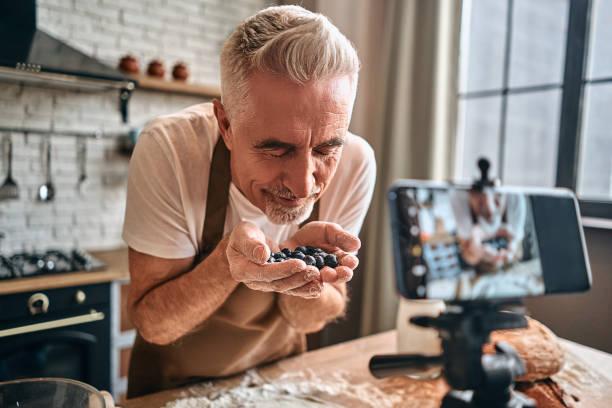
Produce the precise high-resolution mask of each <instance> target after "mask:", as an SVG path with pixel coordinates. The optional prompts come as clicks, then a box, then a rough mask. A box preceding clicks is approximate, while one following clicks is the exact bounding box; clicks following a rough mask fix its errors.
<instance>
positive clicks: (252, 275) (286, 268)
mask: <svg viewBox="0 0 612 408" xmlns="http://www.w3.org/2000/svg"><path fill="white" fill-rule="evenodd" d="M230 272H231V274H232V277H233V278H234V279H235V280H237V281H239V282H257V281H261V282H272V281H275V280H278V279H284V278H288V277H290V276H292V275H294V274H296V273H302V274H306V273H307V266H306V264H305V263H304V261H301V260H299V259H289V260H287V261H285V262H278V263H264V264H263V265H258V264H254V263H253V262H251V261H249V260H248V259H247V258H245V257H242V256H239V257H236V258H235V259H233V260H232V261H231V265H230Z"/></svg>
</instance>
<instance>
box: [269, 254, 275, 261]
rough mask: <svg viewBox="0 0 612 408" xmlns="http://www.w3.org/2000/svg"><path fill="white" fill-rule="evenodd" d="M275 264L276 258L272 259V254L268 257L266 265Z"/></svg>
mask: <svg viewBox="0 0 612 408" xmlns="http://www.w3.org/2000/svg"><path fill="white" fill-rule="evenodd" d="M274 262H276V258H275V257H274V254H272V255H270V258H269V259H268V263H274Z"/></svg>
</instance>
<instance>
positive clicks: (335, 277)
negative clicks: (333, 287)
mask: <svg viewBox="0 0 612 408" xmlns="http://www.w3.org/2000/svg"><path fill="white" fill-rule="evenodd" d="M351 279H353V270H352V269H351V268H349V267H347V266H338V267H336V268H330V267H329V266H326V267H324V268H323V269H321V280H322V281H323V282H326V283H345V282H348V281H350V280H351Z"/></svg>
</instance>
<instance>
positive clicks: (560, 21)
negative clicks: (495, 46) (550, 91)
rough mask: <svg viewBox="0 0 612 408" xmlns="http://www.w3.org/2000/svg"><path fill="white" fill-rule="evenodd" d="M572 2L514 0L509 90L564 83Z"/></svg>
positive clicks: (559, 0) (566, 0) (567, 0)
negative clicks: (568, 22) (568, 25)
mask: <svg viewBox="0 0 612 408" xmlns="http://www.w3.org/2000/svg"><path fill="white" fill-rule="evenodd" d="M568 3H569V0H563V1H562V0H538V1H533V0H515V1H514V6H513V7H514V9H513V15H512V26H513V27H512V38H511V45H510V72H509V74H510V82H509V86H510V87H517V86H531V85H542V84H561V83H562V82H563V66H564V63H565V61H564V59H565V47H566V39H567V21H568V11H569V4H568Z"/></svg>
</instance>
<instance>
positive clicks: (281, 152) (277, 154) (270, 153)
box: [266, 150, 289, 157]
mask: <svg viewBox="0 0 612 408" xmlns="http://www.w3.org/2000/svg"><path fill="white" fill-rule="evenodd" d="M288 153H289V151H287V150H270V151H267V152H266V154H267V155H268V156H271V157H284V156H286V155H287V154H288Z"/></svg>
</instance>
